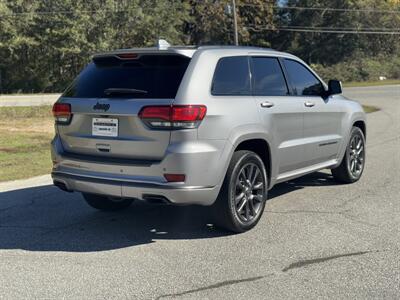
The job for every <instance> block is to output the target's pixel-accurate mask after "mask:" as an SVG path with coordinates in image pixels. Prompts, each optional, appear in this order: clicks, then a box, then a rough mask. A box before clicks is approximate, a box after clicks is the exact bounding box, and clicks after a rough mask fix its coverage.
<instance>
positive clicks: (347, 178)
mask: <svg viewBox="0 0 400 300" xmlns="http://www.w3.org/2000/svg"><path fill="white" fill-rule="evenodd" d="M355 139H356V141H361V147H362V152H360V154H355V153H353V151H354V150H353V149H352V147H353V146H352V143H353V141H354V140H355ZM357 144H358V143H357ZM365 148H366V145H365V137H364V133H363V132H362V130H361V129H360V128H358V127H353V128H352V129H351V133H350V139H349V143H348V144H347V146H346V151H345V153H344V156H343V159H342V162H341V164H340V165H339V166H338V167H336V168H334V169H332V170H331V172H332V175H333V178H334V179H335V180H336V181H337V182H340V183H353V182H356V181H358V180H359V179H360V178H361V175H362V173H363V171H364V167H365ZM356 150H357V149H356ZM354 155H357V156H356V158H355V159H356V162H355V164H356V163H357V165H356V166H355V169H353V168H352V166H353V165H352V161H353V160H354ZM361 161H362V163H361V164H360V167H359V168H358V162H361ZM353 170H354V171H353Z"/></svg>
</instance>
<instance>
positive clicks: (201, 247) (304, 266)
mask: <svg viewBox="0 0 400 300" xmlns="http://www.w3.org/2000/svg"><path fill="white" fill-rule="evenodd" d="M345 95H347V96H349V97H351V98H355V99H357V100H359V101H360V102H362V103H363V104H370V105H375V106H378V107H380V108H381V111H379V112H375V113H372V114H369V115H368V129H367V130H368V131H367V160H366V169H365V172H364V175H363V177H362V179H361V180H360V181H359V182H357V183H355V184H352V185H340V184H336V183H335V182H334V181H333V180H332V177H331V176H330V174H329V172H325V171H324V172H318V173H315V174H312V175H309V176H306V177H303V178H300V179H297V180H293V181H290V182H288V183H283V184H280V185H277V186H276V187H275V188H274V189H273V190H272V191H271V193H270V199H269V201H268V203H267V205H266V209H265V210H266V211H265V213H264V215H263V218H262V219H261V221H260V222H259V224H258V226H257V227H256V228H254V229H253V230H251V231H250V232H247V233H244V234H239V235H231V234H227V233H226V232H223V231H220V230H218V229H217V228H214V227H213V226H212V225H210V224H208V223H209V219H208V216H207V210H206V209H204V208H201V207H172V206H154V205H145V204H141V203H137V204H135V205H133V206H132V207H131V208H130V209H128V210H126V211H124V212H122V213H101V212H97V211H95V210H93V209H91V208H90V207H88V206H87V205H86V204H85V203H84V201H83V199H82V198H81V196H80V195H79V194H77V193H73V194H69V193H64V192H61V191H60V190H58V189H57V188H55V187H53V186H51V185H49V178H48V177H46V176H44V177H41V178H36V179H34V180H30V181H19V182H16V183H7V184H0V191H1V190H2V191H3V192H2V193H0V298H4V299H24V298H25V299H27V298H29V299H32V298H49V299H50V298H51V299H54V298H69V299H90V298H92V299H93V298H95V299H113V298H123V299H271V298H273V299H299V298H300V299H301V298H303V299H309V298H335V299H367V298H379V299H399V298H400V254H399V248H400V192H399V187H400V179H399V178H400V147H399V146H400V86H382V87H369V88H348V89H346V90H345Z"/></svg>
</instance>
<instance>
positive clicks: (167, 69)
mask: <svg viewBox="0 0 400 300" xmlns="http://www.w3.org/2000/svg"><path fill="white" fill-rule="evenodd" d="M189 62H190V58H188V57H184V56H177V55H142V56H141V57H140V58H138V59H135V60H120V59H118V58H116V57H102V58H97V59H94V60H93V62H91V63H90V64H89V65H88V66H87V67H86V68H85V69H84V70H83V71H82V73H81V74H80V75H79V76H78V77H77V78H76V79H75V80H74V82H73V83H72V84H71V85H70V86H69V87H68V88H67V90H66V91H65V92H64V94H63V97H71V98H104V97H107V98H109V97H118V98H124V97H128V98H142V99H143V98H158V99H164V98H165V99H169V98H175V96H176V93H177V91H178V88H179V85H180V83H181V80H182V77H183V75H184V73H185V71H186V68H187V66H188V64H189ZM110 91H111V92H110ZM138 91H143V92H138Z"/></svg>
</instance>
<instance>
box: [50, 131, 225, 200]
mask: <svg viewBox="0 0 400 300" xmlns="http://www.w3.org/2000/svg"><path fill="white" fill-rule="evenodd" d="M224 145H225V141H209V142H208V141H193V142H187V143H175V144H171V145H170V146H169V147H168V151H167V152H166V156H165V157H164V158H163V159H162V160H161V161H158V162H149V161H147V162H145V163H144V162H143V161H134V162H132V161H126V162H125V161H122V160H120V159H118V160H113V159H112V158H109V159H108V158H104V159H103V158H101V157H95V156H94V157H93V158H90V159H87V157H86V156H80V155H79V154H76V155H72V156H71V155H69V154H67V153H65V152H64V150H63V147H62V144H61V141H60V139H59V138H58V137H57V136H56V137H55V139H54V140H53V142H52V149H51V150H52V151H51V153H52V160H53V172H52V177H53V181H54V183H55V184H56V185H57V186H59V187H61V188H63V189H65V190H67V191H77V192H84V193H93V194H101V195H106V196H115V197H123V198H136V199H141V200H146V198H147V197H149V196H151V197H154V198H157V197H160V198H165V199H166V200H167V201H168V202H170V203H173V204H199V205H211V204H213V203H214V201H215V199H216V198H217V196H218V193H219V190H220V186H221V184H222V180H223V178H224V175H225V166H224V163H223V162H225V161H226V159H225V158H224V156H225V155H227V154H226V153H225V151H224V150H225V149H224ZM164 173H176V174H185V175H186V181H185V182H182V183H171V182H167V181H166V179H165V178H164V176H163V174H164Z"/></svg>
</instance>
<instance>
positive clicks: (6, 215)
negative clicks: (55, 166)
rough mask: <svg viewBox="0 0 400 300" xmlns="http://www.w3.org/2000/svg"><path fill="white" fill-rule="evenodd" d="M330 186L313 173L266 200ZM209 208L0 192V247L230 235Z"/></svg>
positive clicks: (84, 248) (50, 192) (102, 246)
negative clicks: (123, 206)
mask: <svg viewBox="0 0 400 300" xmlns="http://www.w3.org/2000/svg"><path fill="white" fill-rule="evenodd" d="M331 184H334V182H333V180H332V179H331V177H329V176H328V175H325V174H324V173H316V174H312V175H308V176H306V177H303V178H300V179H297V180H293V181H290V182H287V183H282V184H279V185H277V186H276V187H274V188H273V189H272V190H271V191H270V199H272V198H276V197H279V196H281V195H284V194H286V193H289V192H291V191H294V190H298V189H301V188H304V187H312V186H320V185H331ZM209 212H210V211H209V208H207V207H201V206H171V205H154V204H146V203H143V202H141V201H136V202H135V203H134V204H133V205H132V206H131V207H130V208H129V209H127V210H125V211H121V212H107V213H105V212H99V211H96V210H94V209H92V208H90V207H89V206H88V205H87V204H86V203H85V202H84V201H83V198H82V197H81V195H80V194H79V193H65V192H62V191H60V190H59V189H58V188H56V187H54V186H51V185H48V186H41V187H33V188H26V189H20V190H14V191H9V192H3V193H0V249H23V250H28V251H65V252H92V251H106V250H113V249H120V248H125V247H132V246H136V245H142V244H148V243H153V242H155V241H157V240H163V239H164V240H177V239H205V238H207V239H209V238H218V237H221V236H226V235H229V234H230V233H228V232H226V231H222V230H219V229H218V228H216V227H214V226H213V225H212V224H210V223H211V222H212V220H211V218H210V213H209Z"/></svg>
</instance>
